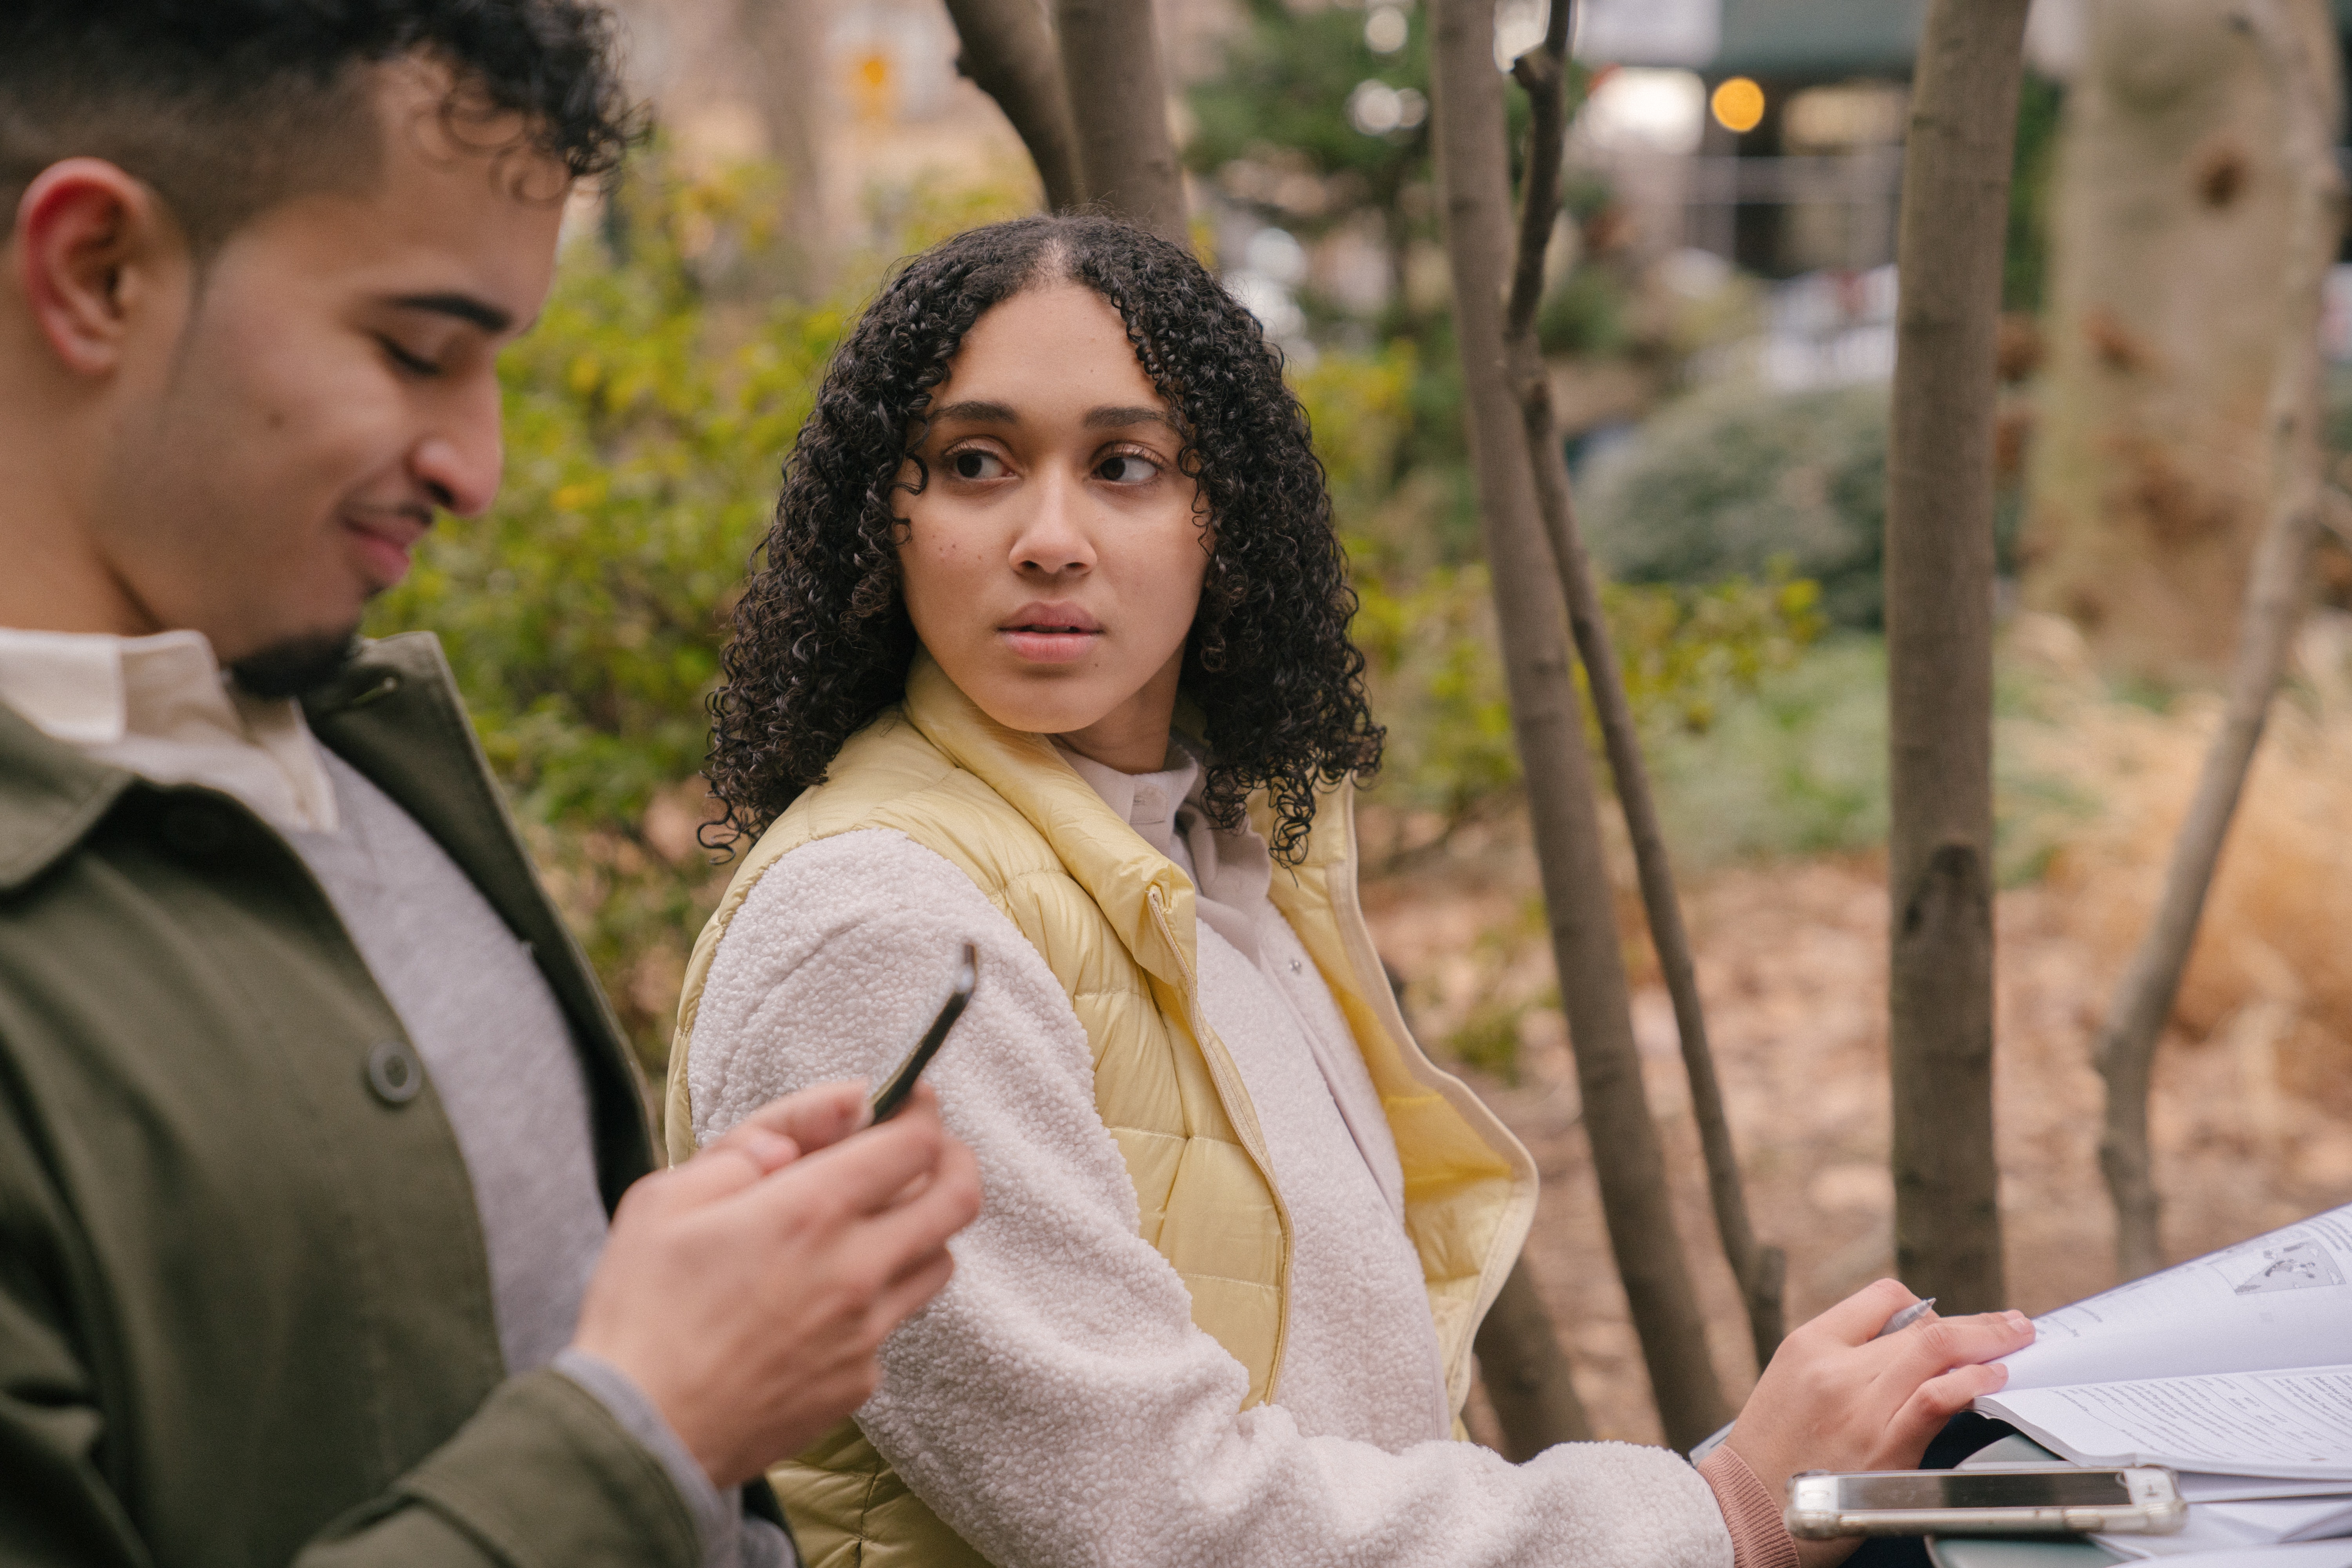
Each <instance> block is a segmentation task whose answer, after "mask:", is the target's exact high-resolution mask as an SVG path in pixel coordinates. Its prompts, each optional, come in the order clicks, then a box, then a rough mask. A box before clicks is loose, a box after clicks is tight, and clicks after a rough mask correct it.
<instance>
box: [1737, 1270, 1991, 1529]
mask: <svg viewBox="0 0 2352 1568" xmlns="http://www.w3.org/2000/svg"><path fill="white" fill-rule="evenodd" d="M1916 1300H1918V1298H1917V1297H1916V1296H1914V1295H1912V1294H1911V1292H1910V1291H1908V1290H1906V1289H1904V1288H1903V1287H1902V1286H1900V1285H1898V1284H1896V1283H1895V1281H1894V1280H1892V1279H1881V1280H1879V1281H1878V1282H1877V1283H1876V1284H1874V1285H1870V1286H1866V1287H1864V1289H1860V1290H1857V1291H1855V1292H1854V1293H1853V1295H1851V1296H1849V1297H1847V1298H1846V1299H1845V1300H1843V1301H1841V1302H1839V1303H1838V1304H1837V1305H1836V1306H1834V1307H1832V1308H1831V1309H1830V1310H1828V1311H1826V1312H1823V1313H1822V1315H1821V1316H1820V1317H1818V1318H1815V1319H1814V1320H1813V1321H1811V1322H1810V1323H1807V1324H1806V1325H1805V1326H1804V1327H1802V1328H1801V1329H1799V1330H1797V1331H1795V1332H1794V1333H1792V1334H1790V1336H1789V1337H1788V1338H1787V1339H1786V1340H1784V1341H1782V1342H1781V1344H1780V1350H1779V1352H1777V1353H1775V1354H1774V1355H1773V1357H1772V1364H1771V1365H1770V1366H1768V1367H1766V1368H1765V1369H1764V1375H1763V1376H1762V1377H1761V1378H1759V1379H1758V1380H1757V1384H1756V1392H1755V1393H1754V1394H1750V1395H1748V1404H1747V1405H1746V1407H1745V1408H1743V1409H1742V1410H1741V1411H1740V1413H1739V1420H1738V1424H1737V1425H1736V1426H1733V1427H1732V1429H1731V1436H1729V1437H1727V1438H1726V1439H1725V1442H1726V1443H1727V1445H1728V1446H1729V1447H1730V1448H1731V1451H1732V1452H1733V1453H1735V1454H1738V1456H1739V1457H1740V1458H1742V1459H1745V1460H1746V1461H1747V1462H1748V1468H1749V1469H1752V1470H1754V1471H1755V1472H1756V1479H1758V1480H1760V1481H1762V1482H1763V1483H1764V1487H1765V1489H1766V1490H1767V1491H1769V1492H1770V1493H1771V1494H1772V1496H1773V1497H1774V1498H1776V1499H1778V1498H1785V1497H1786V1496H1787V1495H1788V1489H1789V1478H1790V1476H1791V1475H1793V1474H1795V1473H1796V1472H1797V1471H1799V1470H1906V1469H1911V1468H1916V1466H1917V1465H1918V1463H1919V1457H1920V1456H1921V1455H1922V1454H1924V1453H1925V1452H1926V1451H1927V1444H1928V1442H1929V1441H1930V1440H1931V1439H1932V1438H1934V1436H1936V1434H1937V1433H1938V1432H1940V1431H1942V1430H1943V1428H1944V1423H1945V1422H1947V1421H1948V1420H1950V1419H1951V1418H1952V1417H1953V1416H1955V1415H1958V1414H1959V1413H1960V1412H1961V1411H1963V1410H1966V1409H1967V1408H1968V1407H1969V1404H1970V1403H1971V1402H1972V1401H1974V1400H1975V1399H1977V1398H1978V1397H1979V1396H1980V1395H1982V1394H1990V1393H1992V1392H1993V1391H1994V1390H1995V1389H1997V1388H1999V1387H2000V1385H2001V1384H2004V1383H2006V1382H2008V1381H2009V1372H2008V1369H2007V1368H2005V1367H1998V1366H1985V1365H1982V1364H1980V1363H1984V1362H1988V1361H1990V1360H1991V1359H1992V1358H1993V1357H1995V1356H2003V1355H2007V1354H2008V1353H2009V1352H2011V1351H2014V1350H2022V1349H2023V1348H2024V1347H2025V1346H2027V1345H2029V1344H2031V1343H2032V1342H2033V1325H2032V1323H2031V1322H2030V1321H2027V1319H2026V1317H2025V1315H2024V1314H2023V1313H2022V1312H1986V1313H1983V1314H1981V1315H1980V1316H1978V1317H1973V1318H1938V1317H1937V1316H1935V1315H1934V1314H1933V1313H1930V1314H1929V1315H1928V1316H1927V1317H1926V1318H1924V1319H1922V1320H1921V1321H1918V1322H1916V1323H1914V1324H1912V1325H1911V1326H1910V1327H1909V1328H1907V1329H1905V1330H1902V1331H1900V1332H1897V1333H1893V1334H1889V1335H1888V1336H1887V1337H1886V1338H1885V1339H1883V1340H1882V1339H1879V1338H1877V1337H1876V1336H1877V1334H1878V1331H1879V1330H1880V1329H1882V1328H1884V1327H1885V1325H1886V1320H1887V1319H1889V1318H1891V1317H1893V1316H1894V1315H1895V1313H1897V1312H1899V1311H1901V1310H1903V1309H1904V1308H1906V1307H1907V1306H1910V1305H1911V1304H1912V1303H1913V1302H1914V1301H1916ZM1859 1544H1861V1543H1860V1542H1858V1541H1800V1542H1797V1550H1798V1553H1799V1556H1800V1558H1801V1561H1802V1562H1804V1563H1806V1564H1808V1568H1820V1565H1822V1564H1827V1563H1838V1562H1842V1561H1843V1559H1844V1558H1845V1557H1846V1556H1847V1554H1849V1553H1850V1552H1853V1549H1854V1548H1855V1547H1856V1546H1857V1545H1859Z"/></svg>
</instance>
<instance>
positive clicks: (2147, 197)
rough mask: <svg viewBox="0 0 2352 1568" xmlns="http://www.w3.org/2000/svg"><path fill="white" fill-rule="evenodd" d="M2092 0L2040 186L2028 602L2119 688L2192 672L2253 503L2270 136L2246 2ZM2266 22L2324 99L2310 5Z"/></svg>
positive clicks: (2272, 183) (2231, 581)
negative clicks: (2310, 71)
mask: <svg viewBox="0 0 2352 1568" xmlns="http://www.w3.org/2000/svg"><path fill="white" fill-rule="evenodd" d="M2089 5H2090V17H2089V47H2088V50H2087V53H2086V55H2085V58H2084V66H2083V68H2082V70H2081V71H2080V72H2079V74H2078V76H2077V78H2076V79H2075V81H2074V84H2073V87H2072V89H2070V90H2069V92H2068V94H2067V98H2066V107H2065V110H2064V118H2063V122H2062V126H2061V129H2060V132H2059V143H2058V154H2057V159H2058V161H2057V167H2056V171H2055V174H2054V178H2053V191H2052V197H2053V199H2052V205H2051V211H2052V232H2051V258H2050V264H2051V296H2050V299H2051V314H2050V327H2049V333H2048V337H2049V342H2050V354H2049V360H2048V370H2047V372H2046V374H2045V375H2044V379H2043V384H2042V394H2041V398H2040V415H2039V419H2038V422H2037V430H2036V434H2035V440H2034V449H2033V453H2032V458H2031V465H2030V471H2029V475H2028V495H2029V506H2028V511H2027V525H2026V532H2025V541H2024V551H2023V568H2024V590H2025V600H2026V603H2027V604H2029V605H2033V606H2036V607H2040V608H2045V609H2050V610H2054V611H2056V612H2058V613H2060V614H2062V615H2064V616H2068V617H2069V618H2071V619H2072V620H2074V622H2075V623H2076V624H2077V625H2079V626H2081V627H2082V628H2083V630H2084V634H2085V636H2086V637H2088V638H2089V640H2090V644H2091V647H2092V650H2093V653H2094V655H2095V658H2097V659H2098V661H2099V662H2100V663H2101V665H2102V666H2104V667H2105V668H2107V669H2108V670H2110V671H2111V672H2113V673H2115V674H2117V675H2120V676H2124V677H2126V678H2132V679H2149V680H2156V681H2162V682H2168V683H2169V682H2176V681H2181V680H2211V679H2216V678H2218V677H2219V676H2220V675H2221V673H2222V671H2223V670H2224V669H2225V668H2227V667H2228V663H2229V659H2230V657H2231V647H2232V646H2233V641H2234V632H2235V628H2236V626H2237V622H2238V609H2239V605H2240V604H2241V603H2242V601H2243V599H2244V597H2245V594H2246V584H2247V574H2248V571H2249V567H2250V563H2251V562H2252V557H2253V551H2254V542H2255V540H2256V538H2257V537H2258V536H2259V535H2260V533H2261V532H2262V530H2263V520H2264V518H2265V517H2266V516H2267V515H2268V514H2269V511H2270V510H2271V504H2272V500H2271V489H2270V487H2271V485H2272V483H2273V470H2272V468H2271V466H2270V464H2269V461H2268V456H2267V453H2268V445H2269V438H2268V436H2267V434H2266V432H2265V429H2264V425H2263V420H2264V407H2265V402H2266V399H2267V397H2268V395H2269V392H2270V387H2271V383H2272V379H2273V368H2274V366H2275V364H2276V363H2277V359H2278V355H2279V353H2280V352H2281V348H2282V338H2281V334H2280V321H2281V313H2282V311H2283V310H2286V309H2287V308H2288V306H2287V302H2286V300H2285V298H2284V294H2283V293H2282V289H2283V288H2284V277H2283V275H2282V269H2281V268H2278V267H2276V266H2273V265H2270V263H2271V261H2272V260H2273V258H2277V257H2279V256H2280V255H2281V254H2282V252H2283V249H2284V247H2285V246H2286V244H2287V242H2288V233H2287V231H2288V225H2289V222H2290V209H2291V207H2292V205H2293V203H2294V174H2293V172H2292V170H2291V169H2290V168H2289V166H2288V153H2287V151H2286V144H2287V142H2288V140H2289V138H2288V134H2287V131H2286V128H2285V126H2284V122H2283V121H2282V113H2283V110H2282V105H2281V103H2280V101H2279V93H2278V89H2277V88H2276V87H2275V85H2274V83H2273V79H2272V78H2271V77H2270V76H2269V75H2268V74H2267V73H2266V72H2265V70H2264V68H2263V61H2262V59H2261V56H2260V50H2259V49H2258V48H2257V47H2256V45H2255V42H2254V39H2253V36H2252V32H2251V31H2250V30H2249V28H2248V27H2247V26H2246V24H2245V22H2244V20H2243V18H2242V16H2241V15H2240V13H2241V12H2242V9H2243V5H2244V0H2089ZM2282 24H2283V25H2284V26H2286V27H2288V28H2289V29H2290V30H2291V31H2292V32H2293V33H2294V35H2295V36H2296V37H2299V38H2300V39H2301V40H2302V47H2304V48H2305V50H2306V51H2307V52H2308V54H2309V55H2310V57H2311V58H2312V60H2313V61H2314V62H2315V67H2316V69H2317V70H2318V72H2319V74H2320V76H2321V78H2322V79H2324V81H2325V83H2326V91H2327V93H2328V94H2329V95H2330V98H2331V100H2332V98H2333V94H2334V92H2335V78H2336V38H2335V34H2334V29H2333V27H2332V26H2331V25H2330V18H2329V16H2328V7H2327V5H2326V0H2289V3H2288V4H2287V5H2286V6H2285V7H2284V13H2283V16H2282ZM2331 112H2332V111H2331ZM2329 130H2330V134H2331V135H2332V134H2333V131H2334V121H2333V119H2331V120H2330V121H2329Z"/></svg>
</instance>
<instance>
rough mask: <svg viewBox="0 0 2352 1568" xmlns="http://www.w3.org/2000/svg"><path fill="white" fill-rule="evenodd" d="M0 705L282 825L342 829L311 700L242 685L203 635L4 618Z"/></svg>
mask: <svg viewBox="0 0 2352 1568" xmlns="http://www.w3.org/2000/svg"><path fill="white" fill-rule="evenodd" d="M0 702H5V703H6V704H7V705H8V706H9V707H10V708H13V709H15V710H16V712H17V713H18V714H19V715H21V716H22V717H23V718H25V719H26V721H29V722H30V723H31V724H32V725H33V726H34V728H36V729H37V730H39V731H41V732H42V733H44V734H46V735H47V736H48V737H49V738H50V739H51V740H54V741H58V742H63V743H64V744H66V745H68V746H72V747H74V748H75V749H76V750H78V751H79V752H83V753H85V754H86V755H88V756H90V757H93V758H95V759H97V760H98V761H100V762H104V763H114V764H115V765H116V766H118V767H123V768H128V769H130V770H131V772H132V773H138V774H140V775H141V776H142V777H144V778H149V779H152V780H154V781H155V782H156V783H158V784H205V785H207V786H209V787H210V788H213V789H216V790H219V791H221V792H222V793H224V794H226V795H232V796H234V797H235V798H236V800H238V801H240V802H242V803H243V804H244V805H247V806H248V807H250V808H251V809H252V810H253V812H254V813H255V815H257V816H259V817H260V818H261V819H262V820H263V821H265V822H267V823H268V824H269V825H270V826H273V827H275V828H277V829H278V831H280V832H281V833H332V832H334V831H335V830H336V828H337V827H338V826H340V820H339V816H338V814H337V811H336V808H335V790H334V785H333V784H332V783H331V780H330V779H329V777H328V774H327V767H326V761H325V759H324V757H323V756H322V755H321V754H320V747H319V742H317V740H315V739H314V738H313V737H312V736H311V734H310V725H308V724H307V723H305V722H304V721H303V719H302V707H301V704H300V703H299V702H296V701H295V700H293V699H291V698H283V699H275V700H273V699H268V698H260V697H255V696H252V695H250V694H248V693H247V692H245V691H241V690H239V689H237V687H236V684H235V682H233V681H232V680H230V679H229V678H228V675H227V673H226V671H225V670H223V669H222V668H221V667H220V661H219V660H218V659H217V658H214V657H213V649H212V644H211V643H210V642H209V641H208V640H206V638H205V635H204V634H203V633H202V632H195V631H172V632H159V633H157V634H155V635H154V636H152V637H116V636H113V635H111V634H109V633H105V632H30V631H21V630H18V629H16V628H15V627H10V626H0Z"/></svg>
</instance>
